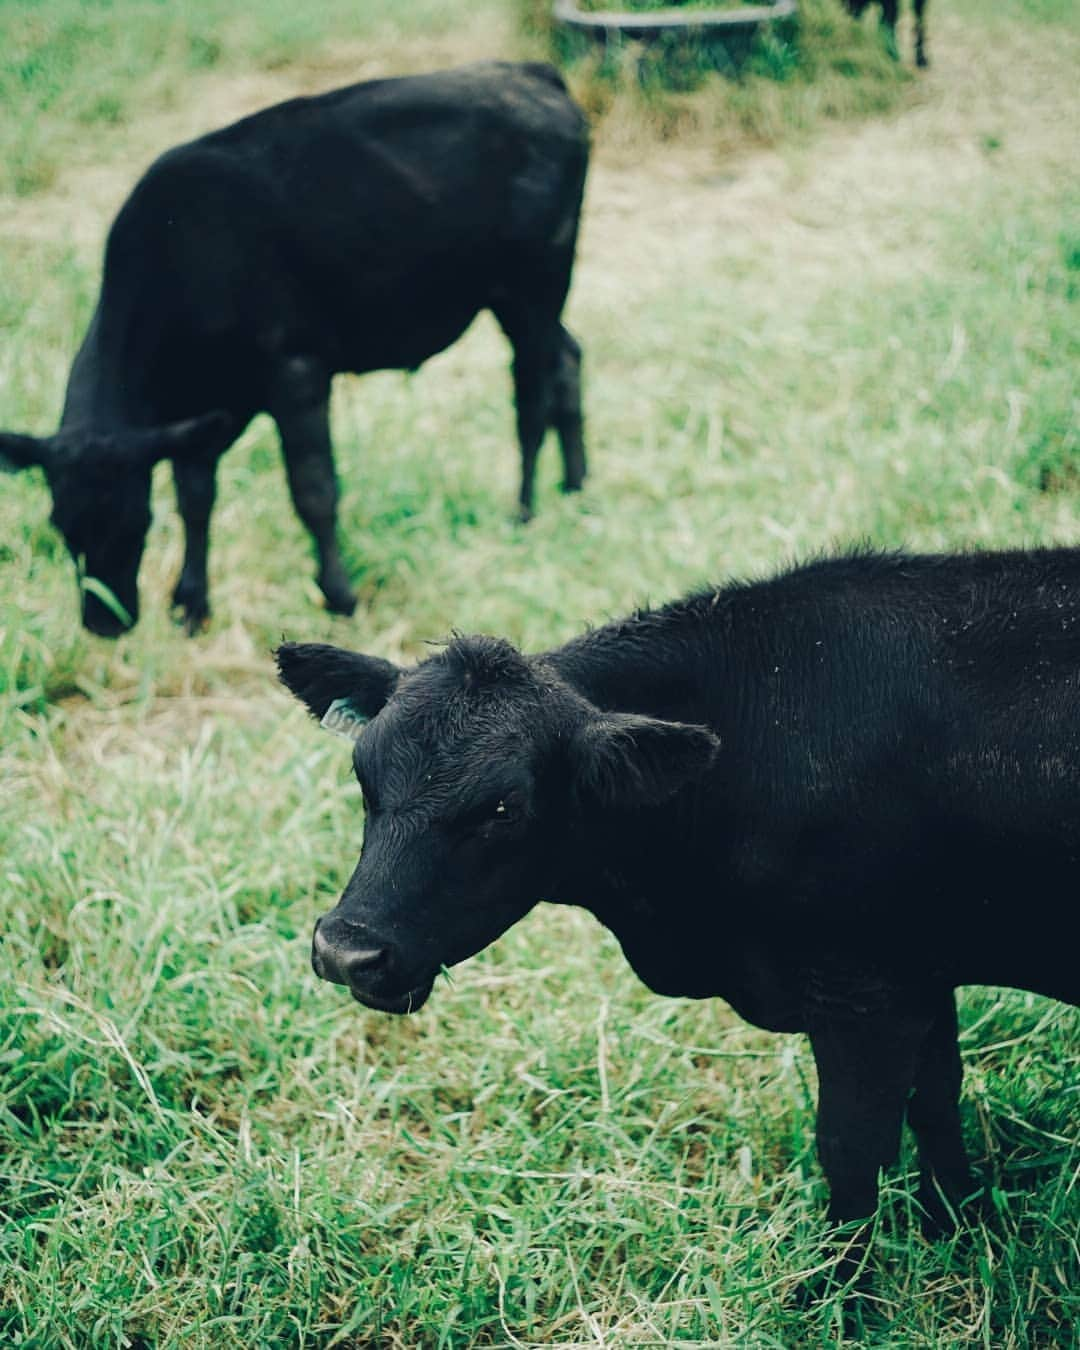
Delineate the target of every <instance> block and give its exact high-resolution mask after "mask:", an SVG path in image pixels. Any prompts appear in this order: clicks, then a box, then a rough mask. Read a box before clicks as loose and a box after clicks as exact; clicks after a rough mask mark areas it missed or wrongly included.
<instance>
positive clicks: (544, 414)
mask: <svg viewBox="0 0 1080 1350" xmlns="http://www.w3.org/2000/svg"><path fill="white" fill-rule="evenodd" d="M493 309H494V313H495V317H496V318H497V319H498V321H499V323H500V324H501V325H502V329H503V332H505V334H506V336H507V337H508V338H509V339H510V344H511V346H512V347H513V349H514V364H513V373H514V403H515V406H516V408H517V431H518V441H519V443H520V445H521V492H520V494H519V498H518V501H519V515H520V517H521V519H522V520H531V519H532V514H533V484H534V481H535V478H536V460H537V456H538V455H539V453H540V446H541V444H542V442H543V439H544V433H545V432H546V431H547V429H548V426H549V425H550V424H551V423H552V421H553V420H554V404H555V385H556V370H557V367H558V363H559V360H560V357H561V350H562V342H561V334H562V331H563V330H562V329H561V328H560V327H559V323H558V321H557V320H553V319H549V318H546V317H542V316H541V315H540V314H539V313H538V312H537V310H536V308H535V307H534V306H530V305H526V304H521V305H498V306H493Z"/></svg>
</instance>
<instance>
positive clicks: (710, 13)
mask: <svg viewBox="0 0 1080 1350" xmlns="http://www.w3.org/2000/svg"><path fill="white" fill-rule="evenodd" d="M797 9H798V4H797V0H772V3H771V4H763V5H736V6H731V5H729V6H727V7H726V8H725V9H694V10H690V11H688V12H683V13H680V12H678V11H677V10H676V9H675V8H674V6H672V8H671V9H670V10H667V9H660V10H647V11H644V12H642V13H631V12H629V11H627V10H617V9H604V10H583V9H582V8H581V7H580V5H579V4H578V3H577V0H555V7H554V11H553V12H554V16H555V20H556V22H557V23H560V24H563V25H564V26H565V27H566V28H568V29H571V30H572V31H574V32H577V33H581V34H583V35H584V36H587V37H593V38H597V39H599V40H600V41H607V40H609V39H611V38H612V37H624V38H634V39H637V40H638V41H641V42H654V41H656V40H658V39H663V38H665V37H675V38H677V37H686V38H716V39H718V40H720V41H721V42H722V41H724V40H725V39H733V40H734V41H735V42H736V43H738V42H740V41H746V40H747V39H749V38H752V37H753V35H754V33H756V32H757V30H758V29H759V28H760V27H761V25H762V24H765V23H771V22H772V21H774V20H776V19H790V18H793V17H794V15H795V13H796V12H797Z"/></svg>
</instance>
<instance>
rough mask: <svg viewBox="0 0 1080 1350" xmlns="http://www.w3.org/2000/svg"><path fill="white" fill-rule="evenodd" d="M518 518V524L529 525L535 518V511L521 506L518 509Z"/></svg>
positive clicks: (529, 507)
mask: <svg viewBox="0 0 1080 1350" xmlns="http://www.w3.org/2000/svg"><path fill="white" fill-rule="evenodd" d="M517 518H518V524H519V525H528V523H529V521H530V520H532V518H533V509H532V507H531V506H519V507H518V513H517Z"/></svg>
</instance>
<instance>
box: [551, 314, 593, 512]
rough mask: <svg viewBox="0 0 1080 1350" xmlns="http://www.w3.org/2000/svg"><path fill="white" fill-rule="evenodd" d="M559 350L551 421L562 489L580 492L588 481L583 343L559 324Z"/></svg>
mask: <svg viewBox="0 0 1080 1350" xmlns="http://www.w3.org/2000/svg"><path fill="white" fill-rule="evenodd" d="M559 333H560V345H559V354H558V358H557V360H556V364H555V379H554V388H553V390H552V398H551V425H552V426H553V427H554V428H555V430H556V432H557V433H558V436H559V445H560V447H561V449H562V457H563V491H564V492H579V491H580V490H581V487H582V485H583V484H584V482H585V473H586V468H585V427H584V419H583V417H582V412H581V347H580V346H579V345H578V342H577V340H576V339H575V338H574V336H573V335H572V334H571V333H569V332H568V331H567V330H566V329H565V328H564V327H562V326H561V325H560V327H559Z"/></svg>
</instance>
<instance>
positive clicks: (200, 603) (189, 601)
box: [172, 581, 210, 637]
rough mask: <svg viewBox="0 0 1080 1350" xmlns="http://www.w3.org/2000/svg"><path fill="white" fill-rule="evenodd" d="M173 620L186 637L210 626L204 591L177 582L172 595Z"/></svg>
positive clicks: (208, 605)
mask: <svg viewBox="0 0 1080 1350" xmlns="http://www.w3.org/2000/svg"><path fill="white" fill-rule="evenodd" d="M172 618H173V622H174V623H175V624H176V625H177V626H178V627H180V628H183V630H184V632H185V633H186V634H187V635H188V637H195V636H196V635H197V634H199V633H204V632H205V631H206V629H207V628H208V627H209V626H210V601H209V600H208V599H207V596H206V592H205V591H197V590H193V589H192V588H190V587H188V586H185V585H184V584H183V582H182V581H181V582H179V583H177V587H176V590H175V591H173V597H172Z"/></svg>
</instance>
